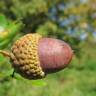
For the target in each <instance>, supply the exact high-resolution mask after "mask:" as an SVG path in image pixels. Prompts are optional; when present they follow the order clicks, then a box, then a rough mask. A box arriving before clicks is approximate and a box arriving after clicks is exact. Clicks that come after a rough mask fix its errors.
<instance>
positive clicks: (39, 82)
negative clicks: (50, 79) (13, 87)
mask: <svg viewBox="0 0 96 96" xmlns="http://www.w3.org/2000/svg"><path fill="white" fill-rule="evenodd" d="M14 78H15V79H17V80H23V81H25V82H27V83H29V84H32V85H34V86H46V85H47V83H46V82H45V81H44V80H28V79H24V78H23V77H21V76H20V75H19V74H16V73H15V76H14Z"/></svg>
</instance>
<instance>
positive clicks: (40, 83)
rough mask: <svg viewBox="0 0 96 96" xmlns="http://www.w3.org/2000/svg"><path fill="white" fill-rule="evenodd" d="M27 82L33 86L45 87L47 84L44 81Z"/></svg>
mask: <svg viewBox="0 0 96 96" xmlns="http://www.w3.org/2000/svg"><path fill="white" fill-rule="evenodd" d="M29 82H30V83H31V84H32V85H35V86H46V85H47V83H46V82H45V81H44V80H32V81H29Z"/></svg>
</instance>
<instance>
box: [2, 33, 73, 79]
mask: <svg viewBox="0 0 96 96" xmlns="http://www.w3.org/2000/svg"><path fill="white" fill-rule="evenodd" d="M0 53H2V54H3V55H4V54H5V55H7V56H9V57H10V60H11V62H12V67H13V68H14V70H15V72H17V73H19V74H20V75H21V76H23V77H24V78H27V79H42V78H44V77H45V76H46V75H47V74H50V73H55V72H58V71H60V70H62V69H64V68H65V67H67V66H68V65H69V63H70V61H71V59H72V56H73V51H72V49H71V47H70V46H69V45H68V44H67V43H65V42H64V41H62V40H58V39H54V38H44V37H42V36H41V35H39V34H37V33H35V34H27V35H25V36H23V37H21V38H20V39H19V40H17V41H16V42H15V43H14V44H13V46H12V48H11V53H8V52H4V51H0Z"/></svg>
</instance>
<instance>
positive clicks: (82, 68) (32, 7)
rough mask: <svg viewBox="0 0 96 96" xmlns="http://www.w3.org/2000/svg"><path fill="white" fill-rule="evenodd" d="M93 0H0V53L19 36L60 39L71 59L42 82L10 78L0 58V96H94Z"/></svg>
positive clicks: (95, 13) (95, 17)
mask: <svg viewBox="0 0 96 96" xmlns="http://www.w3.org/2000/svg"><path fill="white" fill-rule="evenodd" d="M95 6H96V0H0V50H8V51H10V48H11V45H12V44H13V42H14V41H15V40H17V39H18V38H20V37H21V36H22V35H25V34H28V33H36V32H37V33H40V34H42V35H43V36H45V37H53V38H58V39H61V40H64V41H66V42H68V43H69V44H70V46H71V47H72V49H73V50H74V57H73V60H72V62H71V64H70V65H69V67H68V68H66V69H65V70H63V71H60V72H58V73H54V74H51V75H48V76H47V77H46V78H45V79H42V80H36V81H34V80H25V79H23V78H22V77H19V76H18V78H17V79H15V78H13V79H12V78H10V77H9V75H10V74H11V73H12V71H13V69H12V67H11V64H10V62H9V59H7V58H5V57H4V56H2V55H0V96H96V57H95V54H96V7H95Z"/></svg>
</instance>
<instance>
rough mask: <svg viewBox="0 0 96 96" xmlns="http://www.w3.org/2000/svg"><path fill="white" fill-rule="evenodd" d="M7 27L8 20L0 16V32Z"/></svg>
mask: <svg viewBox="0 0 96 96" xmlns="http://www.w3.org/2000/svg"><path fill="white" fill-rule="evenodd" d="M7 25H8V20H7V19H6V17H5V16H4V15H2V14H0V31H1V32H2V31H4V29H5V28H6V27H7Z"/></svg>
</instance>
